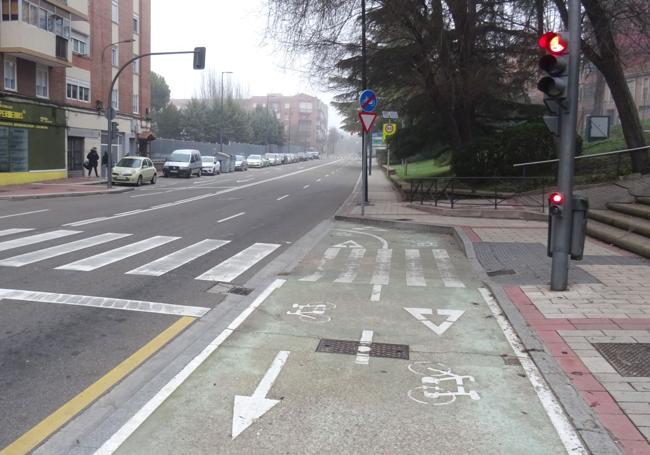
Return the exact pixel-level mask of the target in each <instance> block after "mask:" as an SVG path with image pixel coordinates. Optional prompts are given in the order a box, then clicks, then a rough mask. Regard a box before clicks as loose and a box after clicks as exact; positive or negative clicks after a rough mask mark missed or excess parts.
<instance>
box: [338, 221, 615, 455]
mask: <svg viewBox="0 0 650 455" xmlns="http://www.w3.org/2000/svg"><path fill="white" fill-rule="evenodd" d="M334 218H335V219H336V220H339V221H348V222H354V223H360V224H365V225H371V226H378V227H390V228H395V229H408V230H415V231H418V232H435V233H444V234H450V235H453V236H454V238H455V239H456V241H457V243H458V245H459V246H460V247H461V248H462V249H463V252H464V253H465V255H466V256H467V258H468V259H469V261H470V263H471V264H472V267H473V268H474V270H475V271H476V272H477V273H478V275H479V276H480V278H481V280H482V281H483V283H484V284H485V285H486V286H487V287H488V289H490V291H491V292H492V294H493V295H494V297H495V299H496V300H497V302H498V304H499V307H500V308H501V310H502V311H503V313H504V314H505V316H506V318H508V321H509V322H510V324H511V325H512V327H513V329H514V330H515V332H516V333H517V336H519V339H520V340H521V342H522V343H523V345H524V347H525V349H526V351H527V352H528V354H529V355H530V356H531V358H532V359H533V361H534V362H535V364H536V365H537V367H538V368H539V370H540V373H541V374H542V376H543V377H544V379H545V380H546V382H547V383H548V385H549V387H550V388H551V391H552V392H553V393H554V394H555V396H556V397H557V399H558V401H559V402H560V404H561V405H562V407H563V409H564V411H565V413H566V415H567V417H568V418H569V419H570V421H571V422H572V423H573V425H574V426H575V428H576V431H577V432H578V434H579V435H580V437H581V438H582V440H583V441H584V443H585V446H586V447H587V448H588V450H589V451H590V453H592V454H594V455H612V454H622V453H623V452H622V451H621V449H620V448H619V446H618V445H616V443H615V441H614V439H613V438H612V436H611V434H610V433H609V432H608V431H607V429H606V428H605V427H604V426H603V425H602V424H601V423H600V420H599V419H598V417H597V416H596V414H595V412H594V411H593V410H592V409H591V408H590V407H589V406H588V405H587V403H586V402H585V400H584V399H583V398H582V397H581V396H580V394H579V392H578V391H577V390H576V388H575V387H574V386H573V384H571V381H570V380H569V378H568V377H567V376H566V374H565V373H564V371H563V370H562V368H561V367H560V365H559V364H558V363H557V361H556V360H555V358H554V357H553V356H552V355H550V354H549V353H547V352H546V351H545V350H544V343H543V342H542V341H541V340H540V339H539V338H538V337H537V335H536V334H535V333H534V331H533V330H532V329H531V328H530V327H529V326H528V324H527V323H526V320H525V319H524V318H523V316H522V315H521V313H520V312H519V310H518V309H517V307H516V306H515V305H514V303H512V301H511V300H510V298H509V297H508V295H507V294H506V292H505V290H504V289H503V287H502V286H501V285H499V284H497V283H495V282H494V281H492V280H491V279H490V277H489V276H488V275H487V273H486V272H485V270H484V269H483V266H482V265H481V264H480V262H479V261H478V259H477V258H476V253H475V250H474V244H473V243H472V241H471V240H470V239H469V237H467V235H466V234H465V232H463V230H462V229H461V228H459V227H456V226H439V225H433V224H425V223H413V222H406V221H393V220H384V219H380V218H371V217H363V218H362V217H356V216H346V215H336V216H335V217H334Z"/></svg>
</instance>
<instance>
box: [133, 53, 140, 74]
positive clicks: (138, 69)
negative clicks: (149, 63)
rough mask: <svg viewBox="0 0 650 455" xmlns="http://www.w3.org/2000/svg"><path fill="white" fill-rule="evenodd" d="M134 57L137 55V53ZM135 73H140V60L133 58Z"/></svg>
mask: <svg viewBox="0 0 650 455" xmlns="http://www.w3.org/2000/svg"><path fill="white" fill-rule="evenodd" d="M133 57H137V55H134V56H133ZM133 74H140V60H133Z"/></svg>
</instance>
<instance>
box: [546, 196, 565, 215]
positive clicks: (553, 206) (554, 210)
mask: <svg viewBox="0 0 650 455" xmlns="http://www.w3.org/2000/svg"><path fill="white" fill-rule="evenodd" d="M563 208H564V194H562V193H559V192H557V191H556V192H555V193H551V195H550V196H549V197H548V211H549V213H550V214H551V215H562V210H563Z"/></svg>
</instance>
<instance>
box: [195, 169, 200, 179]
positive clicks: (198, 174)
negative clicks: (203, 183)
mask: <svg viewBox="0 0 650 455" xmlns="http://www.w3.org/2000/svg"><path fill="white" fill-rule="evenodd" d="M196 176H197V177H201V169H199V172H197V173H196Z"/></svg>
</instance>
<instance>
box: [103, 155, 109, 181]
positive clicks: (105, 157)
mask: <svg viewBox="0 0 650 455" xmlns="http://www.w3.org/2000/svg"><path fill="white" fill-rule="evenodd" d="M107 175H108V153H106V150H104V152H103V153H102V177H106V176H107Z"/></svg>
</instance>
